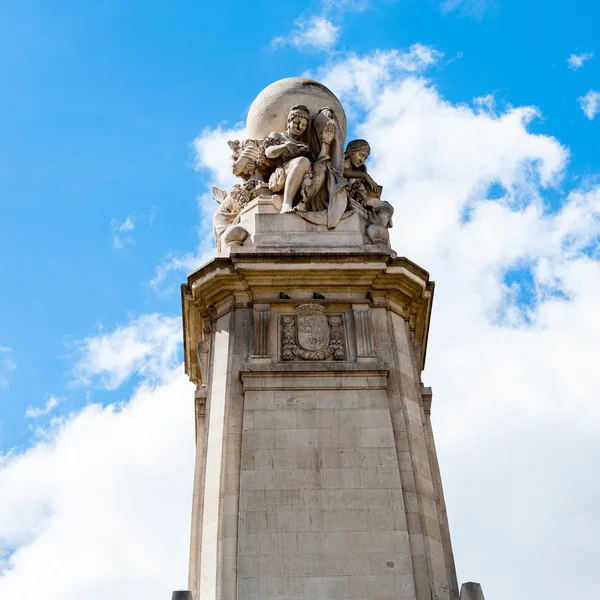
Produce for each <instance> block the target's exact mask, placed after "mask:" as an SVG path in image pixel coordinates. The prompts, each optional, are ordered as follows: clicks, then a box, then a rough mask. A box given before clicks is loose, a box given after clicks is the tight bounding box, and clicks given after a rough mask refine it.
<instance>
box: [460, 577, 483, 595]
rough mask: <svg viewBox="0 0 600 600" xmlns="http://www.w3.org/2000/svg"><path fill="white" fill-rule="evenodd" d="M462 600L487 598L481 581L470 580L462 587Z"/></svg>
mask: <svg viewBox="0 0 600 600" xmlns="http://www.w3.org/2000/svg"><path fill="white" fill-rule="evenodd" d="M460 600H485V598H484V597H483V591H482V590H481V585H480V584H479V583H473V582H472V581H469V582H467V583H463V584H462V586H461V588H460Z"/></svg>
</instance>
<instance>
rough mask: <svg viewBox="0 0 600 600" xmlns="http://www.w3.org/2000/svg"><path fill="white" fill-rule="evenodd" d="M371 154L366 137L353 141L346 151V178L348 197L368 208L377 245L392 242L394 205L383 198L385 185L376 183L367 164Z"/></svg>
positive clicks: (373, 240)
mask: <svg viewBox="0 0 600 600" xmlns="http://www.w3.org/2000/svg"><path fill="white" fill-rule="evenodd" d="M369 154H371V147H370V146H369V142H367V141H366V140H352V141H351V142H349V143H348V145H347V146H346V152H345V154H344V177H345V178H346V179H347V184H346V190H347V194H348V197H349V198H351V199H352V200H354V201H355V202H357V203H358V204H360V205H361V206H363V207H364V208H366V209H367V212H368V215H369V222H370V223H371V225H369V227H368V228H367V235H368V236H369V238H370V239H371V242H372V243H374V244H378V243H384V244H389V233H388V231H387V230H388V229H389V228H390V227H392V215H393V213H394V207H393V206H392V205H391V204H390V203H389V202H386V201H385V200H381V192H382V190H383V188H382V187H381V186H380V185H378V184H377V183H375V181H374V180H373V178H372V177H371V176H370V175H369V173H368V172H367V165H366V164H365V162H366V160H367V158H369Z"/></svg>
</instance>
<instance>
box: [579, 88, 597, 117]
mask: <svg viewBox="0 0 600 600" xmlns="http://www.w3.org/2000/svg"><path fill="white" fill-rule="evenodd" d="M578 100H579V105H580V106H581V110H582V111H583V114H584V115H585V116H586V117H587V118H588V119H589V120H590V121H592V120H593V119H594V117H595V116H596V115H597V114H598V112H600V92H597V91H595V90H590V91H589V92H588V93H587V94H586V95H585V96H582V97H581V98H578Z"/></svg>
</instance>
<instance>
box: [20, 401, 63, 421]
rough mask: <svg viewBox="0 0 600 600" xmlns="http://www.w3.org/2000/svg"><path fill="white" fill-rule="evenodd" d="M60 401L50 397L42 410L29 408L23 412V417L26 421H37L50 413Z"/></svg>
mask: <svg viewBox="0 0 600 600" xmlns="http://www.w3.org/2000/svg"><path fill="white" fill-rule="evenodd" d="M61 401H62V398H59V397H58V396H50V397H49V398H48V401H47V402H46V404H45V405H44V406H43V408H36V407H34V406H29V407H28V408H27V410H26V411H25V417H26V418H28V419H37V418H39V417H43V416H45V415H47V414H49V413H50V412H52V411H53V410H54V409H55V408H56V407H57V406H58V405H59V404H60V402H61Z"/></svg>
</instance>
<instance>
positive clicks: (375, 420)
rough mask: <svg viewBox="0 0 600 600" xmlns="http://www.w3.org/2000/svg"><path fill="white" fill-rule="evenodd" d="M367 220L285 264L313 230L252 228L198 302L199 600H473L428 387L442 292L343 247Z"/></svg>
mask: <svg viewBox="0 0 600 600" xmlns="http://www.w3.org/2000/svg"><path fill="white" fill-rule="evenodd" d="M351 218H352V217H348V225H349V230H348V231H347V232H345V231H344V230H343V228H342V229H341V230H340V229H338V230H336V232H335V233H334V232H327V231H326V230H324V231H321V230H318V229H317V230H315V232H314V233H315V236H316V238H315V240H314V242H310V236H308V238H307V232H304V233H303V237H302V239H303V240H304V241H303V244H302V246H300V247H299V246H298V242H297V241H294V243H295V244H296V249H295V250H293V251H291V250H290V249H289V248H288V250H287V251H285V247H286V246H285V244H281V243H280V242H281V241H282V236H284V234H285V231H282V230H281V228H282V227H283V229H285V221H286V220H290V219H295V220H297V219H299V217H298V216H297V215H276V214H269V213H267V214H263V215H261V214H257V213H256V212H253V213H249V214H248V218H247V219H246V220H245V224H244V227H245V228H246V229H247V230H248V231H249V232H250V237H249V240H250V241H251V243H246V244H245V245H244V246H238V247H235V246H234V247H231V248H229V249H228V252H229V255H228V256H220V257H218V258H215V259H214V260H212V261H211V262H210V263H208V264H206V265H205V266H203V267H202V268H200V269H199V270H198V271H196V272H195V273H193V274H192V275H190V276H189V278H188V282H187V284H186V285H184V286H182V303H183V317H184V338H185V366H186V371H187V373H188V374H189V376H190V378H191V379H192V381H194V382H195V383H196V386H197V391H196V400H195V402H196V435H197V440H196V443H197V446H196V447H197V456H196V472H195V480H194V501H193V515H192V539H191V553H190V577H189V587H190V590H191V591H192V595H193V598H194V600H199V599H201V600H217V599H219V600H234V599H238V600H258V599H261V600H262V599H268V598H277V599H289V600H292V599H294V600H295V599H308V598H315V599H316V598H319V599H320V598H339V599H356V600H359V599H364V600H366V599H370V600H372V599H374V598H386V599H392V598H393V599H397V600H431V599H436V600H457V599H458V597H459V594H458V586H457V582H456V575H455V569H454V561H453V556H452V550H451V545H450V537H449V530H448V523H447V518H446V510H445V504H444V498H443V493H442V486H441V479H440V474H439V469H438V464H437V459H436V452H435V446H434V443H433V434H432V430H431V423H430V420H429V410H430V405H431V390H430V389H429V388H426V387H424V386H423V384H422V383H421V378H420V373H421V371H422V368H423V364H424V360H425V351H426V346H427V334H428V328H429V319H430V314H431V303H432V297H433V289H434V285H433V283H432V282H430V281H429V275H428V273H427V272H426V271H424V270H423V269H421V268H419V267H418V266H417V265H415V264H413V263H411V262H410V261H409V260H407V259H405V258H396V257H395V255H394V253H393V252H392V251H391V250H390V249H389V247H385V246H376V245H373V246H370V247H365V246H363V245H362V242H361V244H360V245H359V244H357V245H356V246H358V247H354V248H352V245H353V244H354V242H352V243H349V244H347V245H346V244H344V243H342V244H341V246H342V247H340V246H338V245H337V244H338V243H339V241H340V240H339V237H340V235H347V236H349V237H348V239H349V240H350V239H351V236H352V235H355V234H357V235H358V233H360V222H359V221H358V220H357V221H356V224H355V225H352V222H351V221H350V219H351ZM252 219H254V222H255V223H256V224H257V229H254V230H253V229H252V225H249V224H248V223H249V221H250V220H252ZM261 219H262V221H261ZM259 221H260V222H259ZM270 221H273V223H271V222H270ZM277 223H279V232H278V225H277ZM341 223H342V224H343V221H342V222H341ZM308 225H311V224H308ZM311 226H312V227H315V228H318V227H321V226H319V225H311ZM302 227H304V226H303V225H302V226H301V228H302ZM339 227H343V226H342V225H340V226H339ZM353 228H354V229H353ZM267 230H269V232H270V233H268V234H267V233H266V231H267ZM357 230H358V231H357ZM261 235H262V236H263V237H262V238H261V237H260V236H261ZM269 235H272V236H279V237H273V238H272V239H271V238H270V237H268V236H269ZM361 235H362V234H361ZM328 236H336V240H335V241H333V238H331V239H332V242H331V244H328V243H326V242H325V243H324V240H325V239H326V238H327V237H328ZM307 239H308V240H309V241H308V243H307V242H306V240H307ZM318 240H320V242H319V245H317V241H318ZM357 240H358V238H357ZM283 241H284V242H285V240H283ZM255 242H256V243H255ZM271 243H272V244H273V245H274V246H276V245H277V246H279V247H278V248H272V249H269V247H268V246H270V245H271ZM282 246H283V248H282ZM290 247H291V243H290ZM315 294H316V295H317V299H315Z"/></svg>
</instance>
